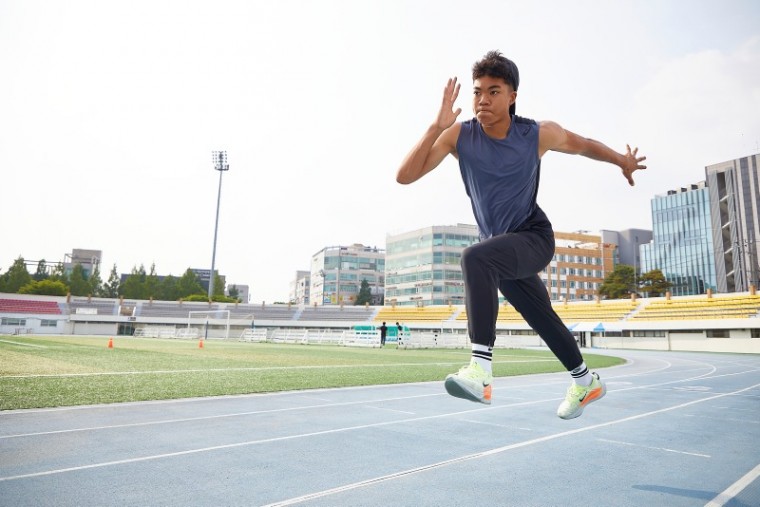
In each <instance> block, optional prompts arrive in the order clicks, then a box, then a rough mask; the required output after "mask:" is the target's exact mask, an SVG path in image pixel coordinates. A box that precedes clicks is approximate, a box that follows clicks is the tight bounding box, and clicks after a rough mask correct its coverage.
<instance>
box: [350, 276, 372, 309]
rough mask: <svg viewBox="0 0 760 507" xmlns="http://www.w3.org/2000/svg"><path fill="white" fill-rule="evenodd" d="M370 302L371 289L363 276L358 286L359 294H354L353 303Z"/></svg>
mask: <svg viewBox="0 0 760 507" xmlns="http://www.w3.org/2000/svg"><path fill="white" fill-rule="evenodd" d="M369 303H372V291H371V290H370V288H369V282H368V281H367V279H366V278H365V279H364V280H362V284H361V287H359V295H357V296H356V301H354V304H355V305H363V304H369Z"/></svg>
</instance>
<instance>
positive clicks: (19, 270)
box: [0, 257, 32, 293]
mask: <svg viewBox="0 0 760 507" xmlns="http://www.w3.org/2000/svg"><path fill="white" fill-rule="evenodd" d="M31 281H32V276H31V275H30V274H29V272H28V271H27V270H26V263H25V262H24V258H23V257H19V258H18V259H16V260H15V261H13V264H12V265H11V267H10V268H8V271H6V272H5V273H3V275H2V276H0V292H10V293H16V292H18V291H19V289H20V288H21V287H23V286H24V285H26V284H28V283H29V282H31Z"/></svg>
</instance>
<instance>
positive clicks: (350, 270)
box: [309, 243, 385, 305]
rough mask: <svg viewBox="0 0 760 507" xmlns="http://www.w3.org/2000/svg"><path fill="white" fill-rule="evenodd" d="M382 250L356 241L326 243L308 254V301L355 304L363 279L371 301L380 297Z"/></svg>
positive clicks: (327, 303) (382, 272) (382, 283)
mask: <svg viewBox="0 0 760 507" xmlns="http://www.w3.org/2000/svg"><path fill="white" fill-rule="evenodd" d="M384 273H385V250H383V249H382V248H377V247H374V246H373V247H370V246H364V245H362V244H359V243H356V244H353V245H348V246H327V247H325V248H323V249H322V250H320V251H319V252H317V253H315V254H314V255H312V257H311V271H310V274H309V282H310V286H309V302H310V304H313V305H342V304H354V301H356V298H357V296H358V295H359V290H360V289H361V285H362V282H363V281H364V280H366V281H367V283H368V284H369V289H370V292H371V293H372V298H373V302H372V304H379V302H380V301H381V300H382V297H383V286H384V283H385V280H384Z"/></svg>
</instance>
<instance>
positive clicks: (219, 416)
mask: <svg viewBox="0 0 760 507" xmlns="http://www.w3.org/2000/svg"><path fill="white" fill-rule="evenodd" d="M755 371H758V370H754V369H753V370H748V371H745V372H737V373H726V374H723V375H715V376H712V377H708V376H707V375H709V373H705V374H703V375H698V376H696V377H691V378H687V379H679V380H671V381H669V382H661V383H659V384H649V385H643V386H634V387H625V388H622V389H615V390H610V391H609V392H615V393H619V392H623V391H632V390H639V389H653V388H656V387H659V386H664V385H670V384H679V383H682V382H691V381H693V380H707V379H714V378H720V377H730V376H734V375H740V374H743V373H754V372H755ZM500 378H503V377H500ZM541 385H542V384H535V383H534V384H525V385H524V386H520V385H518V386H511V387H510V388H511V389H513V390H518V389H522V388H532V389H533V392H534V394H535V393H536V392H539V391H538V390H537V389H536V387H539V386H541ZM263 394H267V393H263ZM269 394H273V393H269ZM274 394H278V393H274ZM698 394H702V393H698ZM430 396H445V395H444V394H443V393H432V394H422V395H415V396H403V397H397V398H385V399H380V400H373V401H372V403H377V402H381V401H396V400H406V399H414V398H425V397H430ZM506 399H509V398H506ZM517 399H519V398H517ZM561 399H562V398H556V397H551V398H544V399H540V400H532V401H528V402H520V403H511V404H508V405H497V406H492V407H489V408H493V409H504V408H513V407H520V406H525V405H534V404H538V403H545V402H549V401H557V400H561ZM173 401H182V400H173ZM145 403H149V402H145ZM366 403H367V400H362V401H351V402H342V403H330V404H326V405H307V406H298V407H288V408H281V409H271V410H254V411H249V412H236V413H230V414H215V415H210V416H198V417H188V418H179V419H167V420H161V421H147V422H139V423H128V424H112V425H105V426H91V427H83V428H73V429H65V430H52V431H43V432H36V433H19V434H12V435H0V440H2V439H6V438H19V437H33V436H42V435H55V434H60V433H69V432H81V431H98V430H108V429H114V428H129V427H136V426H151V425H154V424H155V425H158V424H171V423H180V422H192V421H203V420H210V419H223V418H228V417H240V416H249V415H260V414H269V413H274V412H288V411H295V410H312V409H319V408H330V407H340V406H348V405H359V404H366ZM96 407H97V406H96ZM46 411H47V410H46ZM3 415H4V414H0V417H3ZM8 415H10V414H8Z"/></svg>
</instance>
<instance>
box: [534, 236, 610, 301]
mask: <svg viewBox="0 0 760 507" xmlns="http://www.w3.org/2000/svg"><path fill="white" fill-rule="evenodd" d="M608 232H609V231H608ZM554 241H555V247H554V252H555V253H554V257H553V258H552V261H551V262H550V263H549V265H548V266H547V267H546V269H544V271H543V272H542V273H541V274H540V276H541V279H542V280H543V282H544V285H545V286H546V289H547V291H548V292H549V297H550V298H551V299H552V300H554V301H556V300H565V299H567V300H568V301H574V300H584V299H585V300H589V299H594V298H596V296H597V294H598V293H599V286H600V285H601V284H602V283H603V282H604V278H605V277H606V276H607V275H608V274H609V273H611V272H612V271H614V269H615V263H616V257H617V245H616V244H615V243H605V242H603V241H602V236H600V235H593V234H588V233H587V232H558V231H555V232H554Z"/></svg>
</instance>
